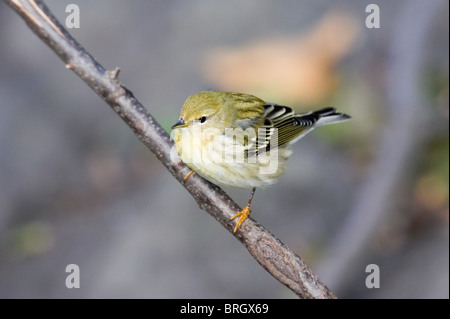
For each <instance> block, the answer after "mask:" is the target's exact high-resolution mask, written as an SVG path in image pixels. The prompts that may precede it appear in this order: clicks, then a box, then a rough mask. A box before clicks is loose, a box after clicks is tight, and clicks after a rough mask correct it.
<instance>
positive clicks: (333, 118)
mask: <svg viewBox="0 0 450 319" xmlns="http://www.w3.org/2000/svg"><path fill="white" fill-rule="evenodd" d="M348 119H350V116H348V115H346V114H342V113H337V112H336V109H334V108H332V107H328V108H324V109H321V110H318V111H314V112H309V113H304V114H295V113H294V111H293V110H292V109H291V108H290V107H287V106H281V105H278V104H274V103H266V102H264V101H263V100H261V99H259V98H257V97H256V96H253V95H249V94H243V93H231V92H219V91H206V92H200V93H197V94H194V95H192V96H190V97H189V98H188V99H187V100H186V102H185V103H184V105H183V107H182V109H181V114H180V118H179V120H178V122H176V123H175V124H174V125H173V126H172V130H173V131H172V139H173V140H174V143H175V148H176V150H177V152H178V154H179V155H180V158H181V160H182V161H183V162H184V163H185V164H186V165H187V166H188V167H189V168H191V170H192V171H191V172H190V173H189V174H188V175H186V177H185V179H187V178H188V177H189V176H190V175H191V174H192V173H193V172H195V173H198V174H199V175H200V176H202V177H204V178H206V179H207V180H209V181H211V182H213V183H214V184H218V185H226V186H235V187H242V188H252V191H251V194H250V198H249V200H248V203H247V206H245V208H244V209H243V210H242V211H241V212H238V213H237V214H236V215H234V216H233V217H232V218H231V219H235V218H237V217H239V219H238V221H237V223H236V225H235V228H234V232H236V231H237V230H238V228H239V226H240V225H241V224H242V223H243V222H244V221H245V219H246V218H247V217H248V215H250V213H251V210H250V205H251V202H252V199H253V195H254V194H255V190H256V188H257V187H261V188H264V187H266V186H269V185H271V184H273V183H275V182H276V181H277V179H278V177H280V176H281V175H282V174H283V173H284V171H285V167H286V161H287V160H288V159H289V157H290V156H291V154H292V149H291V144H293V143H294V142H296V141H298V140H299V139H300V138H302V137H303V136H305V134H307V133H309V132H311V131H312V130H313V129H314V128H315V127H317V126H321V125H324V124H331V123H337V122H341V121H345V120H348Z"/></svg>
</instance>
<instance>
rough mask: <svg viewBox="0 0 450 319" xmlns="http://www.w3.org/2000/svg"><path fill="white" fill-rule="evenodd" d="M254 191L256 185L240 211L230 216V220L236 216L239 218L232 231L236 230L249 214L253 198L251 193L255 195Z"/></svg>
mask: <svg viewBox="0 0 450 319" xmlns="http://www.w3.org/2000/svg"><path fill="white" fill-rule="evenodd" d="M255 191H256V187H253V189H252V192H251V194H250V198H249V199H248V203H247V206H245V207H244V209H243V210H242V211H240V212H239V213H237V214H236V215H234V216H233V217H231V219H232V220H233V219H235V218H236V217H239V219H238V221H237V223H236V226H235V227H234V231H233V233H236V232H237V230H238V228H239V226H241V225H242V223H243V222H244V221H245V220H246V219H247V217H248V215H250V213H251V212H252V211H251V210H250V205H251V204H252V199H253V195H255Z"/></svg>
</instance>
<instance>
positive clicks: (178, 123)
mask: <svg viewBox="0 0 450 319" xmlns="http://www.w3.org/2000/svg"><path fill="white" fill-rule="evenodd" d="M186 126H189V123H186V122H185V121H184V120H183V119H182V118H180V119H179V120H178V122H176V123H175V124H174V125H172V127H171V129H172V130H173V129H174V128H182V127H186Z"/></svg>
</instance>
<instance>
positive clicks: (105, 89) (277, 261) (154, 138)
mask: <svg viewBox="0 0 450 319" xmlns="http://www.w3.org/2000/svg"><path fill="white" fill-rule="evenodd" d="M5 1H6V3H8V4H9V5H10V6H11V7H12V8H13V9H14V10H15V11H16V12H17V13H18V14H19V15H20V16H21V17H22V18H23V19H24V20H25V22H26V23H27V24H28V26H29V27H30V28H31V29H32V30H33V31H34V32H35V33H36V34H37V35H38V36H39V37H40V38H41V39H42V41H44V42H45V43H46V44H47V45H48V46H49V47H50V48H51V49H52V50H53V51H54V52H55V53H56V54H57V55H58V56H59V57H60V58H61V59H62V60H63V61H64V63H65V65H66V67H67V68H68V69H70V70H72V71H73V72H75V73H76V74H77V75H78V76H80V77H81V78H82V79H83V81H84V82H86V83H87V84H88V85H89V86H90V87H91V88H92V89H93V90H94V91H95V92H96V93H97V94H98V95H99V96H100V97H101V98H102V99H103V100H105V101H106V102H107V103H108V104H109V105H110V106H111V108H112V109H113V110H114V112H116V113H117V114H118V115H119V116H120V117H121V118H122V119H123V120H124V121H125V122H126V123H127V124H128V126H129V127H130V128H131V129H132V131H133V132H134V133H135V134H136V136H137V137H138V138H139V140H140V141H141V142H142V143H144V144H145V145H146V146H147V147H148V148H149V149H150V150H151V151H152V152H153V153H154V154H155V155H156V156H157V158H158V159H159V160H160V161H161V162H162V163H163V164H164V165H165V166H166V168H167V169H168V170H169V171H170V173H172V175H173V176H175V178H176V179H177V180H178V181H179V182H180V183H181V184H182V185H183V186H184V187H185V188H186V189H187V190H188V191H189V193H191V195H192V196H193V197H194V199H195V200H196V201H197V203H198V205H199V206H200V208H201V209H203V210H205V211H207V212H208V213H209V214H211V215H212V216H213V217H214V218H215V219H217V221H219V223H220V224H222V225H223V226H224V227H225V228H226V229H227V230H228V231H229V232H230V233H233V223H234V222H232V221H231V220H230V218H231V216H233V215H234V214H235V213H236V212H237V211H240V210H241V209H240V207H239V206H238V205H237V204H236V203H234V202H233V200H232V199H231V198H230V197H228V195H227V194H225V193H224V192H223V191H222V190H221V189H220V188H219V187H217V186H216V185H214V184H212V183H210V182H208V181H207V180H205V179H203V178H201V177H200V176H198V175H197V174H194V175H193V176H191V177H190V178H189V179H188V180H185V179H184V176H186V174H187V173H188V172H189V171H190V170H189V168H187V167H186V166H185V165H184V164H183V163H182V162H181V160H179V158H178V156H176V155H175V156H174V152H173V143H172V142H171V140H170V137H169V136H168V135H167V133H166V132H165V131H164V129H163V128H162V127H161V126H160V125H159V124H158V123H157V122H156V121H155V119H154V118H153V117H152V116H151V115H150V113H149V112H148V111H147V110H146V109H145V108H144V107H143V106H142V104H141V103H139V101H137V100H136V98H135V97H134V96H133V94H132V93H131V92H130V91H129V90H128V89H127V88H125V86H123V85H121V83H120V82H119V80H118V73H119V69H118V68H116V69H115V70H113V71H106V70H105V69H104V68H103V67H102V66H101V65H100V64H99V63H98V62H97V61H96V60H95V59H94V58H93V57H92V56H91V55H90V54H89V53H88V52H87V51H86V50H85V49H84V48H83V47H82V46H81V45H80V44H79V43H78V42H77V41H75V39H74V38H72V37H71V36H70V34H69V33H68V32H67V31H66V30H65V29H64V28H63V27H62V26H61V24H60V23H59V22H58V21H57V19H56V18H55V17H54V16H53V15H52V14H51V12H50V11H49V9H48V8H47V7H46V6H45V5H44V4H43V3H42V2H41V1H38V0H35V1H33V0H5ZM171 154H172V156H171ZM235 237H237V238H238V239H239V240H240V241H241V242H242V243H243V244H244V245H245V247H246V248H247V249H248V251H249V252H250V254H251V255H252V256H253V257H254V258H255V259H256V260H257V261H258V262H259V263H260V264H261V265H262V266H263V267H264V268H265V269H266V270H267V271H268V272H269V273H270V274H272V276H274V277H275V278H276V279H278V280H279V281H280V282H282V283H283V284H284V285H286V286H287V287H289V288H290V289H291V290H292V291H293V292H295V293H296V294H297V295H298V296H300V297H302V298H336V297H335V295H334V294H333V293H332V292H331V291H330V290H329V289H328V288H327V287H326V286H325V285H324V284H322V283H321V282H320V280H319V279H318V278H317V277H316V276H315V275H314V274H313V273H312V272H311V270H310V269H309V268H308V266H307V265H306V264H305V263H304V262H303V260H302V259H301V258H300V257H299V256H297V255H296V254H295V253H294V252H293V251H292V250H290V249H289V248H288V247H286V245H284V244H283V243H282V242H281V241H280V240H278V239H277V238H276V237H275V236H273V235H272V234H271V233H269V232H268V231H267V230H266V229H265V228H263V227H262V226H260V225H259V224H257V223H256V222H255V221H254V220H253V219H251V218H248V219H247V220H246V221H245V223H244V224H243V225H242V226H241V228H240V231H238V232H237V233H236V234H235Z"/></svg>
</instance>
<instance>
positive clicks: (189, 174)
mask: <svg viewBox="0 0 450 319" xmlns="http://www.w3.org/2000/svg"><path fill="white" fill-rule="evenodd" d="M194 173H195V172H194V170H193V169H191V171H190V172H189V173H187V174H186V176H185V177H184V180H187V179H188V178H189V176H191V175H192V174H194Z"/></svg>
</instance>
